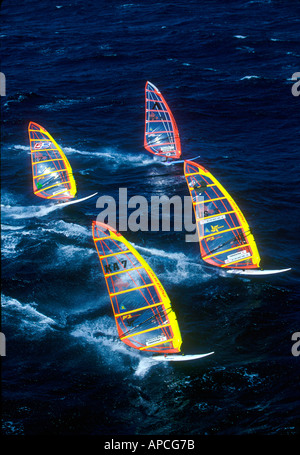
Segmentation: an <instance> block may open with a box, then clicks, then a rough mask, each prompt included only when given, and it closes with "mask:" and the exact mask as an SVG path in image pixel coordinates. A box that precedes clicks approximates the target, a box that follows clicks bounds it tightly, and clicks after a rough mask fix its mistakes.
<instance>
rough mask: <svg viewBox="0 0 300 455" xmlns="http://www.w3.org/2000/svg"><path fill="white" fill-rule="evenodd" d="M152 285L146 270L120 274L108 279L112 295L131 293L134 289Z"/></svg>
mask: <svg viewBox="0 0 300 455" xmlns="http://www.w3.org/2000/svg"><path fill="white" fill-rule="evenodd" d="M151 283H152V280H151V278H150V277H149V275H148V273H147V272H146V270H145V269H138V270H131V271H129V272H123V273H118V274H116V275H111V276H109V277H108V278H107V285H108V288H109V292H110V293H115V292H120V291H121V292H123V291H129V290H130V289H132V288H138V287H140V286H145V285H148V284H151Z"/></svg>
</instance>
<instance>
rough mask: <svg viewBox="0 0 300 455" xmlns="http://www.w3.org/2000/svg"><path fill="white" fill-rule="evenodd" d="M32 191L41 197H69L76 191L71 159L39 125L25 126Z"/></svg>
mask: <svg viewBox="0 0 300 455" xmlns="http://www.w3.org/2000/svg"><path fill="white" fill-rule="evenodd" d="M28 134H29V142H30V150H31V164H32V181H33V192H34V194H35V195H37V196H39V197H41V198H44V199H53V200H57V201H68V200H70V199H73V198H74V197H75V195H76V192H77V190H76V183H75V180H74V177H73V173H72V168H71V166H70V163H69V161H68V159H67V157H66V156H65V154H64V153H63V151H62V149H61V148H60V146H59V145H58V144H57V143H56V142H55V140H54V139H53V137H52V136H51V135H50V134H49V133H48V131H47V130H46V129H45V128H43V127H42V126H40V125H38V124H37V123H35V122H30V123H29V126H28Z"/></svg>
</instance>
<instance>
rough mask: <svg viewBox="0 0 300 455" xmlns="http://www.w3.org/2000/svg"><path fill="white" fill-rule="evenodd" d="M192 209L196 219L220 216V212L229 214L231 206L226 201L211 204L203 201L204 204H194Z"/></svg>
mask: <svg viewBox="0 0 300 455" xmlns="http://www.w3.org/2000/svg"><path fill="white" fill-rule="evenodd" d="M194 207H195V212H196V217H197V219H199V218H203V217H209V216H213V215H218V214H222V212H229V211H231V210H232V206H231V204H230V203H229V202H228V200H227V199H221V200H217V201H211V202H209V201H205V200H204V203H201V204H196V205H195V206H194Z"/></svg>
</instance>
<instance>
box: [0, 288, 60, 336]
mask: <svg viewBox="0 0 300 455" xmlns="http://www.w3.org/2000/svg"><path fill="white" fill-rule="evenodd" d="M1 305H2V308H3V314H4V316H6V315H7V314H12V313H16V314H17V315H19V316H18V327H20V328H21V329H22V330H26V333H27V334H28V336H29V337H31V336H32V335H34V334H35V333H37V332H38V333H41V332H44V331H45V330H49V329H50V330H51V329H52V325H55V324H56V322H55V321H54V320H53V319H51V318H49V317H48V316H45V315H44V314H43V313H41V312H39V311H38V310H36V308H35V307H36V306H37V304H36V303H34V302H31V303H25V304H22V303H21V302H19V301H18V300H17V299H14V298H12V297H8V296H6V295H3V294H2V295H1ZM32 329H34V331H32Z"/></svg>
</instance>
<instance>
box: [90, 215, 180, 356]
mask: <svg viewBox="0 0 300 455" xmlns="http://www.w3.org/2000/svg"><path fill="white" fill-rule="evenodd" d="M92 229H93V239H94V243H95V247H96V250H97V253H98V256H99V260H100V264H101V268H102V271H103V274H104V278H105V281H106V285H107V290H108V294H109V297H110V301H111V305H112V309H113V314H114V317H115V321H116V325H117V330H118V334H119V337H120V339H121V340H122V341H123V342H124V343H125V344H126V345H128V346H130V347H132V348H135V349H138V350H140V351H147V352H153V353H162V354H173V353H178V352H180V346H181V343H182V339H181V335H180V330H179V326H178V322H177V318H176V315H175V312H174V311H173V310H172V308H171V303H170V299H169V297H168V296H167V293H166V291H165V290H164V288H163V286H162V284H161V283H160V281H159V279H158V278H157V276H156V275H155V273H154V272H153V270H152V269H151V268H150V267H149V265H148V264H147V262H146V261H145V260H144V259H143V258H142V257H141V256H140V254H139V253H138V252H137V251H136V250H135V248H134V247H133V246H132V245H131V244H130V243H129V242H128V241H127V240H126V239H125V238H124V237H123V236H122V235H121V234H120V233H119V232H117V231H116V230H115V229H113V228H112V227H110V226H108V225H106V224H103V223H100V222H97V221H93V223H92Z"/></svg>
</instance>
